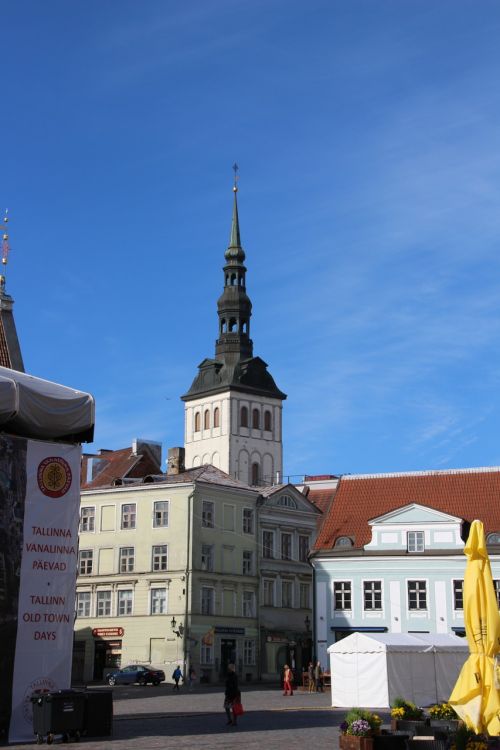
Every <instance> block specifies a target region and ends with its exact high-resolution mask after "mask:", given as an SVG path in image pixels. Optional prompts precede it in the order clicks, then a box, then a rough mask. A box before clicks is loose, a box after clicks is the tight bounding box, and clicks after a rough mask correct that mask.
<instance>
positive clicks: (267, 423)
mask: <svg viewBox="0 0 500 750" xmlns="http://www.w3.org/2000/svg"><path fill="white" fill-rule="evenodd" d="M272 428H273V425H272V421H271V412H270V411H269V410H268V409H266V411H265V412H264V429H265V430H267V432H271V430H272Z"/></svg>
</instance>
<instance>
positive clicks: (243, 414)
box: [240, 406, 248, 427]
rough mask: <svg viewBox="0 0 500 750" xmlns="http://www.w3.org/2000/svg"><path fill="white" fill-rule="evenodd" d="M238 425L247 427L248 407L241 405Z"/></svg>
mask: <svg viewBox="0 0 500 750" xmlns="http://www.w3.org/2000/svg"><path fill="white" fill-rule="evenodd" d="M240 427H248V409H247V407H246V406H242V407H241V411H240Z"/></svg>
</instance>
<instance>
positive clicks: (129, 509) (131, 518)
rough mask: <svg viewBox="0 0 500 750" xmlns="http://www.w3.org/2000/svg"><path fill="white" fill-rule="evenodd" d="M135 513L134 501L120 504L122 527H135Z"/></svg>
mask: <svg viewBox="0 0 500 750" xmlns="http://www.w3.org/2000/svg"><path fill="white" fill-rule="evenodd" d="M136 513H137V510H136V504H135V503H125V505H122V519H121V527H122V529H135V522H136Z"/></svg>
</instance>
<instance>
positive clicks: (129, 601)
mask: <svg viewBox="0 0 500 750" xmlns="http://www.w3.org/2000/svg"><path fill="white" fill-rule="evenodd" d="M133 597H134V593H133V591H132V589H122V590H120V591H119V592H118V615H119V616H120V617H123V616H125V615H131V614H132V605H133Z"/></svg>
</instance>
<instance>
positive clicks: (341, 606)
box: [333, 581, 352, 610]
mask: <svg viewBox="0 0 500 750" xmlns="http://www.w3.org/2000/svg"><path fill="white" fill-rule="evenodd" d="M333 601H334V605H335V609H337V610H350V609H351V608H352V604H351V582H350V581H335V582H334V584H333Z"/></svg>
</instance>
